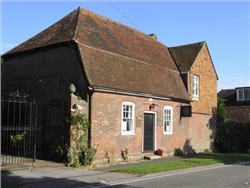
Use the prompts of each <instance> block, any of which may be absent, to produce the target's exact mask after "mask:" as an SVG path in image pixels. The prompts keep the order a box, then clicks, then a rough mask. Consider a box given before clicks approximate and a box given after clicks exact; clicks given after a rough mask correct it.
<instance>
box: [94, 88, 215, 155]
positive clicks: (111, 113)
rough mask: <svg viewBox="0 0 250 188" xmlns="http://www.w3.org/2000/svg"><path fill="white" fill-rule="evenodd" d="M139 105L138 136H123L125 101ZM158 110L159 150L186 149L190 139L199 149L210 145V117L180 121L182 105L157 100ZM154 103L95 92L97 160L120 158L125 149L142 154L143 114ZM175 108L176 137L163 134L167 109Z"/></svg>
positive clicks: (201, 116) (146, 99) (131, 152)
mask: <svg viewBox="0 0 250 188" xmlns="http://www.w3.org/2000/svg"><path fill="white" fill-rule="evenodd" d="M124 101H129V102H133V103H135V116H136V123H135V135H130V136H127V135H121V110H122V109H121V108H122V102H124ZM153 102H154V103H155V104H157V106H156V107H155V108H154V111H155V112H156V114H157V130H156V131H157V132H156V140H157V143H156V146H157V148H160V147H165V148H166V149H167V151H168V152H170V153H171V152H173V151H174V149H175V148H183V146H184V144H185V142H186V141H187V139H190V138H191V144H193V145H194V146H195V147H196V146H197V147H198V148H199V149H203V150H204V149H207V148H208V147H209V145H210V143H208V139H209V138H210V131H209V130H208V129H209V128H208V127H207V121H208V118H204V115H197V114H196V115H195V116H194V117H192V118H180V105H181V103H178V102H173V101H164V100H156V99H154V100H153ZM150 104H152V102H150V101H149V99H148V98H143V97H135V96H127V95H118V94H110V93H98V92H95V93H94V94H93V95H92V112H91V144H92V145H93V146H95V147H97V159H104V158H105V152H108V153H109V155H110V156H111V155H113V156H116V157H120V156H121V155H120V154H121V150H124V149H125V147H127V148H128V150H129V155H136V154H141V153H142V135H143V112H144V111H149V105H150ZM164 106H172V107H173V114H174V116H173V134H172V135H164V134H163V108H164Z"/></svg>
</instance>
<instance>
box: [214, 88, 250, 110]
mask: <svg viewBox="0 0 250 188" xmlns="http://www.w3.org/2000/svg"><path fill="white" fill-rule="evenodd" d="M218 97H219V98H220V99H223V101H224V104H225V106H245V105H247V106H249V105H250V101H249V100H246V101H237V100H236V89H222V90H220V91H219V92H218Z"/></svg>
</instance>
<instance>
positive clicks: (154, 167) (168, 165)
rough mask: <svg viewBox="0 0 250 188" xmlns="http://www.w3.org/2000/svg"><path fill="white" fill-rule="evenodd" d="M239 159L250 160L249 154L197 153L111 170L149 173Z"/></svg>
mask: <svg viewBox="0 0 250 188" xmlns="http://www.w3.org/2000/svg"><path fill="white" fill-rule="evenodd" d="M239 161H250V154H199V155H195V156H193V157H184V158H182V159H181V160H171V161H161V162H155V163H150V164H142V165H138V166H136V165H135V166H133V167H128V168H121V169H114V170H112V172H123V173H131V174H150V173H156V172H163V171H170V170H178V169H185V168H191V167H197V166H204V165H211V164H217V163H224V164H228V163H235V162H239Z"/></svg>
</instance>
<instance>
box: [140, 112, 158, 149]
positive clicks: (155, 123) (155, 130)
mask: <svg viewBox="0 0 250 188" xmlns="http://www.w3.org/2000/svg"><path fill="white" fill-rule="evenodd" d="M144 114H154V115H155V122H154V133H155V135H154V150H156V148H157V146H156V144H157V142H156V140H157V139H156V135H157V134H156V132H157V129H156V128H157V126H156V125H157V113H156V112H153V111H143V122H142V152H144Z"/></svg>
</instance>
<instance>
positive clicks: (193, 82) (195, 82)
mask: <svg viewBox="0 0 250 188" xmlns="http://www.w3.org/2000/svg"><path fill="white" fill-rule="evenodd" d="M194 78H196V79H194ZM192 84H193V85H192V98H193V100H197V101H198V100H199V97H200V77H199V76H198V75H196V74H193V75H192ZM196 84H197V94H194V91H195V87H196Z"/></svg>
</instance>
